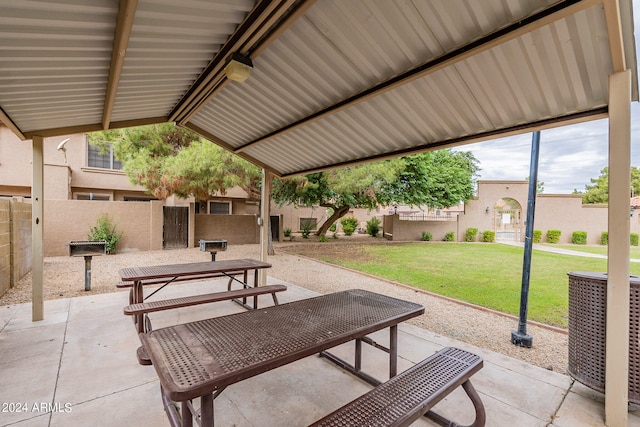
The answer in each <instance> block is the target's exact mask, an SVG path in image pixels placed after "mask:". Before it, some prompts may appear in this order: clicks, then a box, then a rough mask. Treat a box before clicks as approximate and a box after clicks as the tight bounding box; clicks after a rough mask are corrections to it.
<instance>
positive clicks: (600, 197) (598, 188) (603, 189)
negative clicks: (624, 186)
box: [582, 166, 640, 204]
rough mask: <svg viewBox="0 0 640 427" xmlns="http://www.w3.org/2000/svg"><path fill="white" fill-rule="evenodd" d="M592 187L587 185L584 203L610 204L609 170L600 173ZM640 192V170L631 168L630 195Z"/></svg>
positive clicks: (583, 197) (592, 180) (593, 181)
mask: <svg viewBox="0 0 640 427" xmlns="http://www.w3.org/2000/svg"><path fill="white" fill-rule="evenodd" d="M591 184H592V185H588V184H587V185H585V189H586V191H585V193H584V195H583V196H582V203H585V204H591V203H608V202H609V168H608V167H605V168H604V169H602V170H601V171H600V176H599V177H598V178H591ZM637 190H640V169H638V168H637V167H635V166H631V188H629V195H630V196H631V195H632V194H635V191H637Z"/></svg>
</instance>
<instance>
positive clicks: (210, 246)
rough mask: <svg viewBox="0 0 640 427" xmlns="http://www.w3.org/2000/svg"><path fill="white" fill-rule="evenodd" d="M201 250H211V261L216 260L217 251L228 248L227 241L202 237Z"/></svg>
mask: <svg viewBox="0 0 640 427" xmlns="http://www.w3.org/2000/svg"><path fill="white" fill-rule="evenodd" d="M200 250H201V251H202V252H210V253H211V261H215V260H216V253H217V252H218V251H226V250H227V241H226V240H222V239H218V240H202V239H200Z"/></svg>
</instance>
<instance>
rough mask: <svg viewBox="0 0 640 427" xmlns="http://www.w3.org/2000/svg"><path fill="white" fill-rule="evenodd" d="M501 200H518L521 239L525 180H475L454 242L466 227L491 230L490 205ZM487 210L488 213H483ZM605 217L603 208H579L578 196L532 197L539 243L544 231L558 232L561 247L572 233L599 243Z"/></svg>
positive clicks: (636, 226)
mask: <svg viewBox="0 0 640 427" xmlns="http://www.w3.org/2000/svg"><path fill="white" fill-rule="evenodd" d="M505 197H508V198H511V199H514V200H516V201H518V203H519V204H520V206H521V208H522V216H521V223H520V224H519V227H520V230H521V233H520V236H521V239H520V240H524V235H525V220H526V215H527V201H528V197H529V184H528V182H526V181H479V182H478V196H477V197H476V198H475V199H472V200H469V201H468V202H467V203H466V204H465V213H464V215H462V216H461V217H460V235H459V236H458V240H462V239H464V232H465V231H466V229H467V228H470V227H475V228H478V230H479V232H480V233H482V231H485V230H493V229H494V225H493V224H494V220H495V215H496V214H497V212H496V211H495V210H494V206H495V204H496V202H497V201H498V200H500V199H502V198H505ZM487 207H488V208H489V213H487V212H486V209H487ZM607 214H608V213H607V205H583V204H582V196H581V195H579V194H544V193H543V194H538V195H537V196H536V210H535V215H534V227H533V228H534V229H535V230H540V231H542V241H543V242H545V241H546V240H545V237H546V233H547V231H548V230H560V231H561V236H560V243H563V244H566V243H571V236H572V234H573V232H574V231H586V232H587V243H588V244H590V245H595V244H599V243H600V236H601V234H602V232H603V231H607ZM631 232H632V233H638V232H640V218H639V215H638V213H634V217H633V218H631Z"/></svg>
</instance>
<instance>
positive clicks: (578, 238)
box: [571, 231, 587, 245]
mask: <svg viewBox="0 0 640 427" xmlns="http://www.w3.org/2000/svg"><path fill="white" fill-rule="evenodd" d="M571 243H573V244H574V245H586V244H587V232H586V231H574V232H573V234H571Z"/></svg>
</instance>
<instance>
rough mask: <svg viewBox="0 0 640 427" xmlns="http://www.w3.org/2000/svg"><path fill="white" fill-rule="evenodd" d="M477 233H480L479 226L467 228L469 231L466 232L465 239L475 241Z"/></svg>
mask: <svg viewBox="0 0 640 427" xmlns="http://www.w3.org/2000/svg"><path fill="white" fill-rule="evenodd" d="M477 235H478V229H477V228H467V232H466V233H464V241H465V242H475V241H476V236H477Z"/></svg>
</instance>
